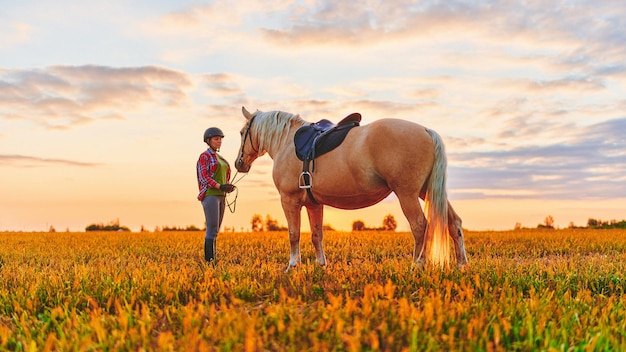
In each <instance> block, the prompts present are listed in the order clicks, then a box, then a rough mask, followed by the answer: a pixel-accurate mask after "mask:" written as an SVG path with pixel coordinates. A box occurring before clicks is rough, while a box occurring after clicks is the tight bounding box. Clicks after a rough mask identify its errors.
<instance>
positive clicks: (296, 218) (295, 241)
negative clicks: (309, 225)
mask: <svg viewBox="0 0 626 352" xmlns="http://www.w3.org/2000/svg"><path fill="white" fill-rule="evenodd" d="M281 203H282V206H283V211H284V212H285V217H286V218H287V228H288V229H289V245H290V248H291V253H290V255H289V266H287V269H286V270H285V272H287V271H289V269H291V268H293V267H295V266H296V265H298V264H299V263H300V262H301V261H302V259H301V256H300V211H301V210H302V204H301V203H300V202H299V201H296V200H293V199H292V198H289V197H285V196H282V197H281Z"/></svg>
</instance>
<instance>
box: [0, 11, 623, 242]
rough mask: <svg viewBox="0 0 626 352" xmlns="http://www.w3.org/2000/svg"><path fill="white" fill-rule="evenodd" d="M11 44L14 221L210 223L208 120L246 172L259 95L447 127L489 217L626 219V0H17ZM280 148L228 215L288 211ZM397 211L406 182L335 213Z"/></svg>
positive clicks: (459, 181)
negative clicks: (203, 162)
mask: <svg viewBox="0 0 626 352" xmlns="http://www.w3.org/2000/svg"><path fill="white" fill-rule="evenodd" d="M0 53H1V55H0V231H3V230H17V231H47V230H48V229H49V228H50V227H54V228H55V229H56V230H57V231H62V230H66V229H68V230H70V231H84V229H85V227H87V226H88V225H90V224H97V223H105V224H106V223H109V222H111V221H115V220H118V221H119V223H120V224H121V225H123V226H127V227H129V228H131V229H132V230H133V231H138V230H139V229H140V228H141V227H144V228H145V229H148V230H153V229H155V228H156V227H163V226H177V227H187V226H190V225H194V226H197V227H203V226H204V215H203V212H202V207H201V205H200V203H199V202H198V201H197V200H196V196H197V191H198V187H197V181H196V175H195V165H196V161H197V159H198V156H199V155H200V154H201V153H202V152H203V151H204V150H205V148H206V144H204V143H203V142H202V140H201V138H200V136H201V135H202V134H203V132H204V130H205V129H206V128H207V127H211V126H217V127H220V128H221V129H222V130H223V131H224V133H225V135H226V136H225V138H224V142H223V145H222V150H221V154H222V155H223V156H224V157H225V158H226V159H227V160H229V161H230V162H231V165H233V169H234V160H235V158H236V156H237V151H238V149H239V144H240V138H239V130H240V129H241V128H242V126H243V124H244V121H245V120H244V118H243V117H242V115H241V107H242V106H245V107H246V108H247V109H248V110H250V111H255V110H257V109H258V110H261V111H273V110H282V111H287V112H291V113H297V114H300V115H301V116H302V117H303V118H304V119H305V120H307V121H311V122H314V121H317V120H320V119H322V118H326V119H329V120H331V121H338V120H339V119H341V118H342V117H344V116H346V115H348V114H350V113H352V112H360V113H361V114H362V116H363V121H362V124H367V123H370V122H372V121H374V120H377V119H381V118H401V119H405V120H409V121H414V122H417V123H419V124H421V125H424V126H427V127H429V128H431V129H433V130H435V131H437V132H438V133H439V134H440V135H441V136H442V137H443V139H444V142H445V144H446V151H447V155H448V196H449V199H450V201H451V203H452V204H453V206H454V207H455V209H456V211H457V212H458V213H459V215H460V216H461V217H462V218H463V226H464V227H465V228H468V229H471V230H506V229H512V228H513V227H514V226H515V225H516V224H520V225H521V226H524V227H536V226H537V225H538V224H542V223H544V220H545V218H546V217H547V216H548V215H550V216H552V217H553V218H554V223H555V225H556V226H557V227H568V226H569V225H570V224H574V225H577V226H584V225H586V224H587V220H588V219H589V218H594V219H602V220H611V219H617V220H621V219H624V218H626V139H625V138H626V137H624V135H626V3H624V1H623V0H602V1H597V0H594V1H591V0H578V1H532V0H530V1H455V0H452V1H410V0H367V1H358V2H357V1H337V0H304V1H298V0H262V1H261V0H258V1H257V0H246V1H245V2H244V1H230V0H228V1H221V0H220V1H186V0H183V1H154V0H150V1H148V0H133V1H121V0H110V1H106V2H97V3H90V4H89V5H85V3H84V2H81V1H73V0H55V1H51V0H37V1H34V0H23V1H5V0H0ZM380 138H385V136H384V135H381V136H380ZM272 163H273V162H272V160H271V159H270V158H269V156H267V155H266V156H264V157H262V158H260V159H258V160H257V161H256V162H255V163H254V164H253V166H252V169H251V171H250V172H249V174H248V175H246V176H245V178H243V179H242V180H241V181H239V182H238V183H237V186H238V195H237V199H236V203H235V205H236V208H235V209H234V210H235V211H234V213H231V212H227V213H226V215H225V218H224V223H223V227H224V228H230V229H233V228H234V229H235V230H237V231H240V230H244V231H245V230H247V229H249V228H250V222H251V219H252V217H253V215H255V214H259V215H261V216H262V217H264V218H265V217H266V216H267V215H269V216H270V217H272V218H274V219H276V220H278V222H279V223H280V224H283V225H286V221H285V217H284V215H283V214H282V209H281V207H280V201H279V197H278V192H277V191H276V189H275V187H274V185H273V182H272V179H271V168H272ZM233 200H234V195H231V196H230V197H229V201H230V202H232V201H233ZM387 214H392V215H393V216H394V217H395V219H396V220H397V222H398V229H399V230H403V231H406V230H408V222H407V221H406V219H405V218H404V216H403V215H402V212H401V210H400V207H399V205H398V202H397V199H396V198H395V197H394V196H393V195H391V196H390V197H388V198H387V199H385V200H384V201H382V202H381V203H379V204H377V205H375V206H373V207H369V208H366V209H362V210H351V211H347V210H338V209H333V208H328V207H327V208H326V210H325V219H324V220H325V221H324V222H325V223H327V224H330V225H331V226H333V227H334V228H335V229H338V230H350V229H351V225H352V223H353V222H354V221H355V220H362V221H364V223H365V225H366V226H371V227H376V226H380V225H381V224H382V220H383V218H384V217H385V215H387ZM307 226H308V223H307V221H306V216H304V218H303V227H302V230H303V231H308V228H307Z"/></svg>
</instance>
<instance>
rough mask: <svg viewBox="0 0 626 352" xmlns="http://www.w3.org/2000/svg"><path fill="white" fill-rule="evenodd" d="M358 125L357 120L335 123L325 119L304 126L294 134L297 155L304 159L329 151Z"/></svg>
mask: <svg viewBox="0 0 626 352" xmlns="http://www.w3.org/2000/svg"><path fill="white" fill-rule="evenodd" d="M356 126H359V123H358V122H357V121H353V122H349V123H346V124H342V125H334V124H333V123H332V122H330V121H328V120H325V119H324V120H320V121H318V122H316V123H313V124H310V125H308V126H302V127H300V128H299V129H298V130H297V131H296V134H295V136H294V144H295V147H296V156H297V157H298V159H300V160H302V161H304V160H306V159H309V160H312V159H315V157H318V156H320V155H323V154H325V153H328V152H329V151H331V150H333V149H335V148H337V147H338V146H339V145H340V144H341V143H342V142H343V140H344V139H345V138H346V135H347V134H348V132H350V130H351V129H352V128H353V127H356Z"/></svg>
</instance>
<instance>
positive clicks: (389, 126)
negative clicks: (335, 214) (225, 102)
mask: <svg viewBox="0 0 626 352" xmlns="http://www.w3.org/2000/svg"><path fill="white" fill-rule="evenodd" d="M242 112H243V116H244V117H245V118H246V123H245V125H244V127H243V128H242V129H241V146H240V148H239V156H238V158H237V160H236V162H235V167H236V168H237V170H238V171H239V172H248V171H249V170H250V167H251V165H252V162H253V161H254V160H255V159H257V158H258V157H259V156H262V155H263V154H265V153H268V154H269V156H270V157H271V158H272V159H273V160H274V166H273V172H272V177H273V179H274V184H275V185H276V188H277V189H278V192H279V194H280V200H281V203H282V207H283V211H284V212H285V216H286V218H287V226H288V228H289V242H290V245H291V256H290V258H289V266H288V267H287V270H289V268H291V267H294V266H296V265H297V264H298V263H300V261H301V256H300V211H301V209H302V207H303V206H304V207H306V209H307V213H308V216H309V222H310V224H311V239H312V241H313V246H314V247H315V257H316V259H315V261H316V263H318V264H321V265H324V264H326V256H325V255H324V247H323V246H322V239H323V237H324V235H323V231H322V223H323V219H322V218H323V214H324V205H329V206H332V207H335V208H340V209H359V208H364V207H368V206H371V205H374V204H376V203H378V202H380V201H381V200H383V199H385V198H386V197H387V196H388V195H389V194H390V193H391V192H394V193H395V194H396V196H397V197H398V200H399V201H400V206H401V207H402V211H403V212H404V215H405V216H406V218H407V219H408V221H409V224H410V226H411V232H412V233H413V237H414V239H415V247H414V250H413V260H414V262H415V263H416V264H422V263H424V262H430V263H433V264H435V265H442V266H447V265H448V263H449V261H450V243H449V237H448V235H449V236H450V237H451V238H452V240H453V243H454V247H455V254H456V262H457V265H458V266H463V265H465V264H467V255H466V253H465V244H464V239H463V229H462V227H461V219H460V217H459V216H458V215H457V213H456V212H455V211H454V209H452V206H451V205H450V203H449V202H448V199H447V195H446V167H447V159H446V155H445V151H444V146H443V142H442V140H441V137H439V135H438V134H437V133H436V132H434V131H432V130H430V129H427V128H425V127H423V126H420V125H418V124H415V123H412V122H408V121H404V120H398V119H381V120H377V121H375V122H372V123H370V124H367V125H363V126H360V127H355V128H353V129H352V130H350V131H349V132H348V134H347V136H346V138H345V140H344V141H343V143H342V144H341V145H340V146H339V147H337V148H336V149H334V150H332V151H330V152H328V153H326V154H324V155H321V156H319V157H317V158H316V159H315V169H314V172H313V177H312V179H311V188H310V190H311V191H312V192H313V196H314V199H315V200H316V201H317V204H315V203H314V202H312V201H311V199H310V198H309V196H308V195H307V192H306V191H305V190H304V189H301V188H300V184H299V177H300V173H301V171H302V161H300V160H299V159H298V158H297V156H296V152H295V146H294V134H295V133H296V130H297V129H298V128H299V127H301V126H304V125H308V124H310V122H307V121H305V120H303V119H301V118H300V116H299V115H294V114H290V113H287V112H283V111H270V112H261V111H256V112H255V113H253V114H251V113H250V112H248V111H247V110H246V109H245V107H244V108H242ZM418 198H422V199H424V202H425V212H426V213H427V216H428V218H427V219H426V218H425V216H424V212H422V208H421V205H420V202H419V199H418Z"/></svg>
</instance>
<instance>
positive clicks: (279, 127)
mask: <svg viewBox="0 0 626 352" xmlns="http://www.w3.org/2000/svg"><path fill="white" fill-rule="evenodd" d="M254 116H255V121H254V130H256V131H257V132H256V133H257V138H258V141H259V151H262V152H263V151H267V150H268V149H275V148H276V147H278V146H279V145H282V144H283V143H285V142H287V136H288V134H287V133H286V132H287V131H289V129H290V128H291V124H292V123H293V122H298V123H300V124H301V125H305V124H307V123H308V122H307V121H304V120H303V119H302V118H301V117H300V115H296V114H291V113H288V112H284V111H267V112H263V111H257V112H256V113H255V114H254ZM270 154H271V153H270Z"/></svg>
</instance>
